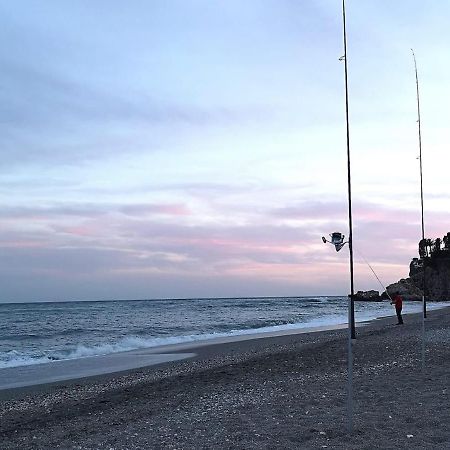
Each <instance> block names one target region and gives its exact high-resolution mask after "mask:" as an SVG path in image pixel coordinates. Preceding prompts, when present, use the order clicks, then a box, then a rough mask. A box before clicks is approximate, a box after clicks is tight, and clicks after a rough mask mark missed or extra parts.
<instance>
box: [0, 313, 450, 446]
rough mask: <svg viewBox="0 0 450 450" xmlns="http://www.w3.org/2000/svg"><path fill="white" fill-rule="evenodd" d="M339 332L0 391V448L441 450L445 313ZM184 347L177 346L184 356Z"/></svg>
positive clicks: (444, 442) (447, 407) (449, 319)
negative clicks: (350, 380) (353, 334)
mask: <svg viewBox="0 0 450 450" xmlns="http://www.w3.org/2000/svg"><path fill="white" fill-rule="evenodd" d="M421 322H422V319H421V317H420V316H419V315H407V316H405V325H403V326H396V325H395V323H396V320H395V318H394V317H391V318H387V319H381V320H376V321H373V322H371V323H369V324H368V325H366V326H364V327H362V328H358V336H357V340H356V341H354V344H353V350H354V414H353V419H354V430H353V433H352V434H349V433H348V432H347V390H346V389H347V332H346V330H331V331H321V332H315V333H307V334H293V335H286V336H277V337H271V338H263V339H255V340H246V341H236V342H229V343H221V344H215V345H210V346H204V347H200V348H198V349H195V351H194V353H195V354H196V356H195V357H192V358H189V359H184V360H179V361H171V362H164V363H162V364H158V365H154V366H151V367H144V368H139V369H133V370H129V371H126V372H120V373H115V374H106V375H98V376H95V377H91V378H83V379H79V380H70V381H63V382H61V381H60V382H57V383H53V384H45V385H40V386H28V387H23V388H18V389H10V390H3V391H0V399H1V406H0V448H2V449H53V448H62V449H166V448H167V449H197V448H198V449H208V448H242V449H244V448H245V449H248V448H259V449H261V448H267V449H278V448H280V449H282V448H287V449H321V448H328V449H376V448H380V449H399V448H405V449H406V448H408V449H411V448H417V449H419V448H420V449H424V448H425V449H433V448H436V449H445V448H450V404H449V395H450V309H449V308H446V309H442V310H436V311H431V312H429V317H428V319H427V320H426V366H425V369H426V370H425V372H424V373H423V372H422V364H421V351H422V344H421V338H422V327H421ZM183 351H185V350H183Z"/></svg>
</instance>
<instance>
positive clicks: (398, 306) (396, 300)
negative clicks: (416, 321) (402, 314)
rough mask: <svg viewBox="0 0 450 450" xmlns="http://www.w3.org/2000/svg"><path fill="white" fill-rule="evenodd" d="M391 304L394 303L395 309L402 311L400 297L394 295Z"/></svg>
mask: <svg viewBox="0 0 450 450" xmlns="http://www.w3.org/2000/svg"><path fill="white" fill-rule="evenodd" d="M392 303H395V309H402V306H403V300H402V298H401V297H400V295H396V296H395V297H394V299H393V300H392Z"/></svg>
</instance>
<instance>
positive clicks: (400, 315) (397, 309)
mask: <svg viewBox="0 0 450 450" xmlns="http://www.w3.org/2000/svg"><path fill="white" fill-rule="evenodd" d="M395 312H396V313H397V319H398V324H399V325H403V317H402V308H395Z"/></svg>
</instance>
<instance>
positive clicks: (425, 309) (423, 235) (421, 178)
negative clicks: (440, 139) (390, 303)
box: [411, 49, 427, 319]
mask: <svg viewBox="0 0 450 450" xmlns="http://www.w3.org/2000/svg"><path fill="white" fill-rule="evenodd" d="M411 52H412V55H413V59H414V71H415V74H416V96H417V125H418V127H417V128H418V135H419V165H420V206H421V212H422V241H423V240H424V239H425V222H424V218H423V176H422V128H421V121H420V96H419V76H418V75H417V61H416V55H415V53H414V50H413V49H411ZM422 287H423V293H422V303H423V317H424V319H426V318H427V301H426V297H425V287H426V282H425V260H424V265H423V279H422Z"/></svg>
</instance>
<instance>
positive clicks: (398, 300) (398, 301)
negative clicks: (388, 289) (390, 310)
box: [391, 294, 403, 325]
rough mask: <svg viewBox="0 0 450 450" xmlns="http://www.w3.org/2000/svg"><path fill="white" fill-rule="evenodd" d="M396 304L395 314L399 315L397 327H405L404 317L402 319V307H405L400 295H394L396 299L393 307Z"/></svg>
mask: <svg viewBox="0 0 450 450" xmlns="http://www.w3.org/2000/svg"><path fill="white" fill-rule="evenodd" d="M394 304H395V312H396V313H397V319H398V323H397V325H403V317H402V307H403V299H402V298H401V297H400V295H398V294H396V295H394V298H393V299H392V301H391V305H394Z"/></svg>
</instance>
